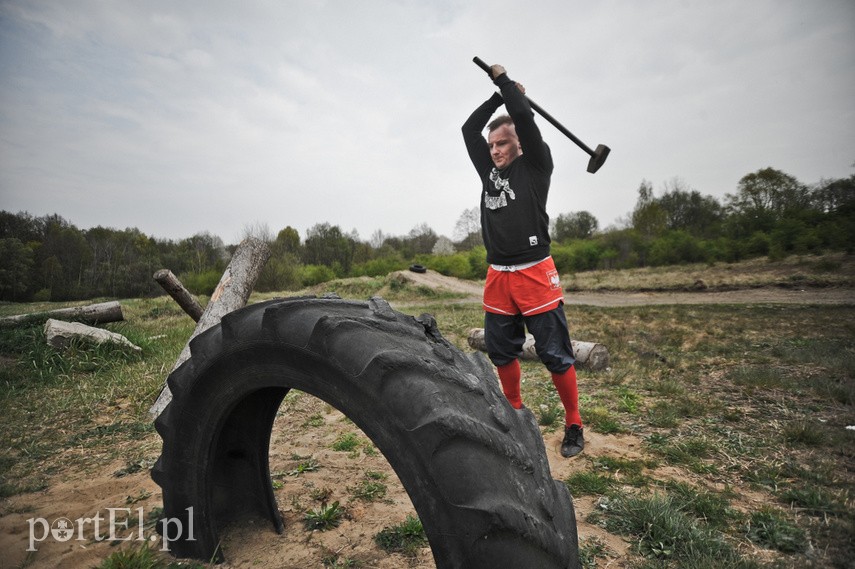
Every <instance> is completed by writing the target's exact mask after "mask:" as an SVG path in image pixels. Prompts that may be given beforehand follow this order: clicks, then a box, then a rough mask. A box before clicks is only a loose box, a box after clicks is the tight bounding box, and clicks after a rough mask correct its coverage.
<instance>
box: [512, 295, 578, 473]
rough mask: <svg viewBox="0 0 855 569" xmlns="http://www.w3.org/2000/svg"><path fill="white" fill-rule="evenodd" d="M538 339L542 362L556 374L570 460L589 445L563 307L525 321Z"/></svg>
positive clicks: (564, 451)
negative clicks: (584, 437)
mask: <svg viewBox="0 0 855 569" xmlns="http://www.w3.org/2000/svg"><path fill="white" fill-rule="evenodd" d="M525 322H526V326H528V329H529V331H530V332H531V333H532V335H533V336H534V346H535V351H536V352H537V355H538V357H539V358H540V360H541V361H542V362H543V363H544V365H546V368H547V369H548V370H549V371H550V373H551V374H552V383H553V385H555V390H556V391H558V397H559V398H560V399H561V404H562V405H563V406H564V431H565V432H564V441H563V442H562V444H561V454H562V455H563V456H565V457H570V456H574V455H576V454H578V453H579V452H581V451H582V449H583V448H584V446H585V442H584V439H583V430H582V427H583V426H582V416H581V414H580V413H579V388H578V384H577V380H576V366H575V365H574V363H575V361H576V358H575V356H574V354H573V347H572V345H571V344H570V334H569V332H568V330H567V319H566V317H565V316H564V308H563V306H559V307H557V308H555V309H553V310H550V311H548V312H543V313H541V314H537V315H535V316H529V317H526V319H525Z"/></svg>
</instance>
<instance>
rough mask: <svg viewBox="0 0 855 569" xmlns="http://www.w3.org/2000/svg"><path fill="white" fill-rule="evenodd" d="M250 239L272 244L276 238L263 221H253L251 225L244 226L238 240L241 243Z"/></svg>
mask: <svg viewBox="0 0 855 569" xmlns="http://www.w3.org/2000/svg"><path fill="white" fill-rule="evenodd" d="M250 237H253V238H255V239H258V240H259V241H263V242H265V243H273V240H274V239H275V238H276V237H275V236H274V235H273V232H272V231H271V230H270V227H269V226H268V225H267V223H265V222H263V221H253V222H252V223H245V224H244V226H243V230H242V231H241V238H240V240H241V241H243V240H244V239H248V238H250Z"/></svg>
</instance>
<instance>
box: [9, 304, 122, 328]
mask: <svg viewBox="0 0 855 569" xmlns="http://www.w3.org/2000/svg"><path fill="white" fill-rule="evenodd" d="M48 318H53V319H55V320H66V321H75V322H85V323H86V324H101V323H105V322H121V321H122V320H124V319H125V317H124V315H123V314H122V305H121V304H119V303H118V302H117V301H115V300H113V301H110V302H101V303H99V304H90V305H87V306H75V307H72V308H58V309H56V310H48V311H47V312H33V313H31V314H19V315H17V316H6V317H5V318H0V328H8V327H12V326H18V325H21V324H30V323H33V322H44V321H46V320H47V319H48Z"/></svg>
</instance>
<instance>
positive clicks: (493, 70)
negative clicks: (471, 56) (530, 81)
mask: <svg viewBox="0 0 855 569" xmlns="http://www.w3.org/2000/svg"><path fill="white" fill-rule="evenodd" d="M502 73H507V71H506V70H505V68H504V67H502V66H501V65H499V64H498V63H496V64H494V65H491V66H490V75H491V76H492V77H493V79H496V78H498V77H499V75H501V74H502ZM514 85H516V86H517V89H519V90H520V93H522V94H523V95H525V87H523V86H522V83H517V82H516V81H514Z"/></svg>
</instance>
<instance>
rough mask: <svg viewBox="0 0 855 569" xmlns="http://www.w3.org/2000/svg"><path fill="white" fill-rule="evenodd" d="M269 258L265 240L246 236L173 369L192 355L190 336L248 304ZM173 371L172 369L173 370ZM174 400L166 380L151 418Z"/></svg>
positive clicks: (152, 409) (199, 332)
mask: <svg viewBox="0 0 855 569" xmlns="http://www.w3.org/2000/svg"><path fill="white" fill-rule="evenodd" d="M269 258H270V248H269V247H268V246H267V244H266V243H265V242H264V241H261V240H259V239H255V238H252V237H250V238H248V239H244V240H243V241H242V242H241V244H240V245H238V248H237V249H235V252H234V254H233V255H232V260H231V261H230V262H229V266H228V267H226V270H225V272H224V273H223V276H222V278H220V283H219V284H218V285H217V288H216V289H214V293H213V294H212V295H211V300H210V301H208V306H206V307H205V311H204V312H203V313H202V316H201V317H200V318H199V322H198V323H197V324H196V329H195V330H194V331H193V334H192V335H191V336H190V339H189V340H187V344H186V345H185V346H184V349H183V350H182V351H181V354H180V355H179V356H178V359H177V360H176V361H175V365H174V366H172V371H174V370H176V369H177V368H178V366H180V365H181V364H183V363H184V362H185V361H186V360H187V359H188V358H189V357H190V340H192V339H193V338H195V337H196V336H198V335H199V334H201V333H202V332H204V331H205V330H207V329H208V328H210V327H211V326H214V325H216V324H219V322H220V320H221V319H222V317H223V316H225V315H226V314H228V313H229V312H232V311H234V310H237V309H238V308H241V307H243V306H244V305H246V302H247V300H249V295H250V294H252V287H253V286H255V281H257V280H258V276H259V275H260V274H261V270H262V269H263V268H264V265H265V263H267V260H268V259H269ZM170 373H171V372H170ZM171 400H172V393H171V392H170V391H169V386H168V385H166V384H164V386H163V388H162V389H161V391H160V395H159V396H158V398H157V401H155V402H154V405H152V406H151V408H150V409H149V410H148V412H149V415H150V416H151V417H152V419H156V418H157V417H158V415H160V414H161V413H162V412H163V410H164V409H165V408H166V405H167V404H168V403H169V402H170V401H171Z"/></svg>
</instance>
